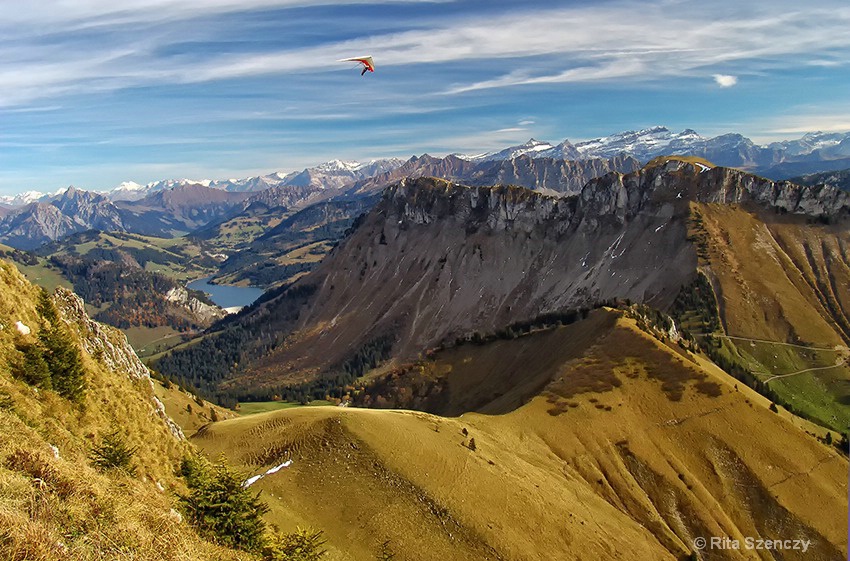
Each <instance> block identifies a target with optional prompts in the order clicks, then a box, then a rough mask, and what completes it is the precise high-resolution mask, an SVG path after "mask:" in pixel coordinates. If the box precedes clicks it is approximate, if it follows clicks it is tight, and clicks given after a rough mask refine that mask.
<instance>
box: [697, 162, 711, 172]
mask: <svg viewBox="0 0 850 561" xmlns="http://www.w3.org/2000/svg"><path fill="white" fill-rule="evenodd" d="M694 163H695V164H696V165H698V166H699V167H700V170H699V172H700V173H705V172H707V171H708V170H710V169H711V168H710V167H708V166H707V165H705V164H701V163H699V162H694Z"/></svg>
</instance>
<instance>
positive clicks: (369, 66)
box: [339, 56, 375, 76]
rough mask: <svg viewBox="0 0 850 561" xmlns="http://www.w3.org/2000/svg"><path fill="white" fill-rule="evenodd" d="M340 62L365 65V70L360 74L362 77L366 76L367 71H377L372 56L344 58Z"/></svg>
mask: <svg viewBox="0 0 850 561" xmlns="http://www.w3.org/2000/svg"><path fill="white" fill-rule="evenodd" d="M339 62H359V63H360V64H362V65H363V70H362V71H361V72H360V75H361V76H363V75H364V74H366V71H367V70H368V71H369V72H374V71H375V62H374V61H373V60H372V57H370V56H356V57H351V58H343V59H340V60H339Z"/></svg>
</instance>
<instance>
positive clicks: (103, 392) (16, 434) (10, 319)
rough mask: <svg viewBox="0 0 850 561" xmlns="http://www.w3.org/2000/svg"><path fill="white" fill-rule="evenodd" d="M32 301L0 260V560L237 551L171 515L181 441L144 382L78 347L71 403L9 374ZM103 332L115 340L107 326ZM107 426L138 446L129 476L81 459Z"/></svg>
mask: <svg viewBox="0 0 850 561" xmlns="http://www.w3.org/2000/svg"><path fill="white" fill-rule="evenodd" d="M36 298H37V289H36V288H34V287H33V286H32V285H31V284H29V283H28V282H27V281H26V280H24V278H23V277H22V276H21V275H20V274H19V273H18V271H17V270H15V268H14V267H12V266H11V265H9V264H6V263H2V262H0V324H2V328H0V558H2V559H9V560H21V561H23V560H36V559H39V560H40V559H44V560H53V559H75V560H78V559H79V560H90V559H91V560H94V559H117V558H133V559H138V560H151V561H153V560H161V559H166V560H175V561H176V560H182V559H216V560H218V559H240V558H244V557H240V555H238V554H235V553H234V552H232V551H228V550H224V549H221V548H218V547H215V546H213V545H212V544H209V543H206V542H204V541H202V540H200V539H199V538H198V537H197V535H196V534H195V533H194V532H193V531H192V530H191V529H189V528H188V527H187V526H186V524H184V523H179V522H177V521H176V520H175V518H174V515H173V514H172V513H171V509H172V507H173V506H174V498H173V494H172V493H173V491H174V490H177V489H180V487H181V483H180V481H179V480H178V479H177V478H176V477H175V475H174V468H175V465H177V463H178V462H179V460H180V458H182V457H183V455H184V454H185V453H186V452H187V451H188V450H189V445H188V444H187V443H186V442H185V441H179V440H177V439H175V438H174V437H173V436H172V435H171V433H170V432H169V430H168V428H167V427H166V425H165V423H164V422H163V421H162V420H161V419H160V418H159V417H157V416H156V415H155V413H154V408H153V402H152V399H151V397H152V396H151V388H150V385H149V382H148V381H147V380H146V379H142V380H131V379H130V378H129V377H128V376H127V375H126V373H124V372H115V371H111V370H110V369H109V368H108V367H107V366H106V365H105V364H104V363H102V362H101V361H99V360H95V359H94V358H92V357H91V356H89V355H88V354H87V353H86V352H85V351H82V355H83V361H84V366H85V368H86V378H87V384H88V390H87V393H86V398H85V402H84V403H83V404H82V405H78V406H75V405H72V404H71V403H70V402H68V401H67V400H65V399H63V398H62V397H60V396H58V395H57V394H55V393H53V392H50V391H35V390H34V389H33V388H32V387H30V386H28V385H26V384H25V383H23V382H21V381H18V380H16V379H14V378H12V377H11V376H10V374H9V372H10V370H11V364H12V363H14V362H15V361H16V360H18V356H17V355H18V353H17V351H15V342H16V341H19V340H20V338H21V337H24V336H21V335H19V334H18V333H17V330H16V329H15V327H14V323H15V322H16V321H22V322H23V323H25V324H26V325H28V326H30V327H31V329H32V330H33V335H30V336H29V337H33V336H34V334H35V333H36V332H37V330H38V325H39V319H38V314H37V313H36V311H35V301H36ZM73 336H74V337H77V335H73ZM101 336H104V337H109V338H110V340H111V339H113V338H120V337H122V335H120V333H118V332H117V331H116V330H111V329H109V328H104V330H103V331H102V332H101ZM116 341H117V339H116ZM113 343H115V341H113ZM115 429H118V430H119V432H120V433H121V434H122V435H123V437H124V438H125V439H126V441H127V443H128V444H129V445H130V446H137V447H138V451H137V452H136V454H135V457H134V461H133V465H134V467H135V468H136V475H135V476H134V477H131V476H128V475H126V474H122V473H107V474H104V473H101V472H99V471H97V470H95V469H94V467H93V466H92V465H91V463H90V461H89V455H90V453H91V450H92V449H93V447H94V446H95V445H97V443H98V442H100V439H101V437H102V436H103V435H104V434H106V433H108V432H111V431H113V430H115ZM51 445H53V446H56V447H57V449H58V457H55V456H54V453H53V452H52V450H51ZM157 484H159V485H161V486H162V487H163V488H164V490H160V489H159V488H158V486H157Z"/></svg>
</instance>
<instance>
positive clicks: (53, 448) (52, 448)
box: [50, 444, 59, 460]
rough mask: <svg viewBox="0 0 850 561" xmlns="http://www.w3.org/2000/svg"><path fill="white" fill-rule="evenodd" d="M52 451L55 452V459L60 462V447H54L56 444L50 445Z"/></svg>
mask: <svg viewBox="0 0 850 561" xmlns="http://www.w3.org/2000/svg"><path fill="white" fill-rule="evenodd" d="M50 451H51V452H53V457H54V458H56V459H57V460H58V459H59V447H58V446H56V445H54V444H51V445H50Z"/></svg>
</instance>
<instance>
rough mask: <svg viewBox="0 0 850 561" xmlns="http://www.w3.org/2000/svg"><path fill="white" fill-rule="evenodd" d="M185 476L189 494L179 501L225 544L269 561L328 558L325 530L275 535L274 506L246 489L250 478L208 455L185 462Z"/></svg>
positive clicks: (207, 533)
mask: <svg viewBox="0 0 850 561" xmlns="http://www.w3.org/2000/svg"><path fill="white" fill-rule="evenodd" d="M180 473H181V475H183V477H185V478H186V484H187V485H188V487H189V494H188V495H180V496H178V500H179V501H180V504H181V506H182V507H183V511H184V512H185V513H186V515H187V519H188V521H189V522H190V523H191V524H192V525H193V526H194V527H195V528H196V529H197V530H198V532H199V533H200V534H201V535H202V536H204V537H206V538H207V539H210V540H212V541H215V542H217V543H219V544H221V545H225V546H227V547H233V548H236V549H241V550H243V551H248V552H251V553H254V554H257V555H260V556H261V557H262V559H263V561H316V560H318V559H320V558H321V557H322V556H324V555H325V553H327V552H326V551H325V550H324V549H322V546H323V545H324V544H325V540H324V539H323V537H322V532H321V531H315V530H309V529H302V528H298V529H297V530H296V531H295V532H293V533H291V534H278V533H275V532H269V531H268V530H267V528H266V524H265V522H264V521H263V519H262V515H263V514H265V513H266V512H268V510H269V509H268V506H267V505H266V504H265V503H263V502H262V501H260V497H259V493H257V494H256V495H255V494H253V493H251V492H250V491H249V490H248V489H246V488H243V487H242V482H243V480H244V478H243V477H242V475H241V474H239V473H238V472H236V471H234V470H232V469H231V468H229V467H227V466H225V465H212V464H210V463H209V462H208V461H207V460H206V459H204V458H203V457H202V456H189V457H186V458H184V459H183V462H182V463H181V465H180Z"/></svg>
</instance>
